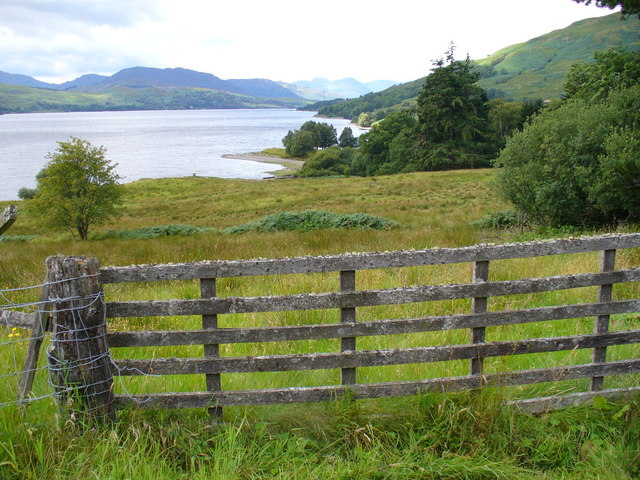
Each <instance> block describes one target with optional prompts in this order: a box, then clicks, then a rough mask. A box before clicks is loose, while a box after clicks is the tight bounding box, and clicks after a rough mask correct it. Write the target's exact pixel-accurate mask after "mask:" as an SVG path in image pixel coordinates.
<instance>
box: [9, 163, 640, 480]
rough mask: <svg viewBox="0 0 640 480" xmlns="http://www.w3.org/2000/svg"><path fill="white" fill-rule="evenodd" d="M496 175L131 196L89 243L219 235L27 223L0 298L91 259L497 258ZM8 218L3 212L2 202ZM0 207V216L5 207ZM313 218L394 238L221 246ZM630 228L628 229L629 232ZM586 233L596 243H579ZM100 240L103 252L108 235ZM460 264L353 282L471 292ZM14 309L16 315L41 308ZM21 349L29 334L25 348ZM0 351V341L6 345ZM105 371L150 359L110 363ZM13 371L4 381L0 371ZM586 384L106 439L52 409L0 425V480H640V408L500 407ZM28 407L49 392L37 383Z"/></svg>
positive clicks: (309, 318)
mask: <svg viewBox="0 0 640 480" xmlns="http://www.w3.org/2000/svg"><path fill="white" fill-rule="evenodd" d="M491 179H492V172H491V171H490V170H476V171H451V172H435V173H414V174H406V175H397V176H388V177H370V178H340V179H295V180H268V181H243V180H222V179H206V178H193V177H190V178H184V179H163V180H142V181H139V182H135V183H132V184H129V185H127V186H126V189H127V193H128V196H127V212H126V214H125V215H124V216H123V217H122V218H121V219H120V220H119V221H118V223H117V225H107V226H102V227H99V228H97V229H96V230H95V234H96V235H98V234H105V233H106V232H108V231H109V230H118V231H122V230H136V229H141V228H143V227H150V226H162V225H175V224H188V225H194V226H196V227H207V228H209V229H213V230H212V231H207V232H204V233H198V234H196V235H190V236H180V235H177V236H166V237H158V238H151V239H122V238H120V239H118V238H105V239H103V240H90V241H88V242H74V241H73V240H72V239H71V238H70V236H69V235H68V234H66V233H58V232H50V231H43V230H41V229H40V228H39V227H38V226H37V225H36V223H35V222H34V221H33V219H32V218H30V217H29V216H28V215H21V216H20V218H19V220H18V222H17V223H16V224H15V225H14V226H13V227H12V229H11V232H10V233H11V234H12V235H37V237H36V239H35V240H31V241H27V242H17V241H16V242H5V243H0V252H1V253H2V255H1V257H0V288H4V289H6V288H15V287H23V286H26V285H35V284H38V283H40V282H41V281H42V279H43V277H44V259H45V258H46V257H47V256H48V255H52V254H57V253H64V254H69V255H71V254H77V255H90V256H95V257H98V258H99V259H100V260H101V262H102V264H103V265H128V264H136V263H167V262H188V261H199V260H215V259H236V258H257V257H267V256H268V257H284V256H300V255H322V254H332V253H344V252H352V251H387V250H388V251H390V250H401V249H412V248H413V249H418V248H427V247H435V246H439V247H444V246H464V245H471V244H475V243H481V242H494V243H498V242H500V243H502V242H507V241H513V240H518V239H521V238H524V236H528V237H529V238H530V237H531V235H532V233H530V232H529V233H525V234H524V235H523V234H522V233H521V232H519V231H510V232H495V231H486V230H480V229H477V228H476V227H474V226H473V225H471V222H473V221H475V220H477V219H479V218H480V217H482V216H483V215H485V214H486V213H487V212H489V211H498V210H502V209H504V208H505V207H506V205H504V204H502V203H501V202H500V200H499V199H497V197H496V195H495V193H494V192H493V190H492V186H491ZM5 203H6V202H5ZM3 207H4V205H0V208H3ZM311 209H313V210H324V211H330V212H335V213H367V214H371V215H376V216H380V217H383V218H386V219H389V220H392V221H395V222H397V223H398V224H400V225H401V226H400V227H397V228H393V229H386V230H373V231H371V230H342V229H327V230H317V231H310V232H309V231H307V232H305V231H293V232H277V233H261V232H248V233H244V234H239V235H228V234H224V233H222V230H223V229H226V228H229V227H233V226H238V225H241V224H246V223H249V222H255V221H256V220H258V219H260V218H261V217H264V216H266V215H270V214H274V213H277V212H281V211H305V210H311ZM630 229H632V228H630ZM590 233H593V232H590ZM103 236H104V235H103ZM617 265H618V266H619V267H620V268H629V267H637V266H638V265H640V252H637V251H630V252H621V254H620V255H619V257H618V260H617ZM597 268H598V256H597V254H581V255H571V256H567V257H565V258H563V262H562V263H560V262H558V261H557V259H547V258H541V259H535V260H532V259H529V260H513V261H500V262H492V266H491V272H490V279H492V280H503V279H510V278H522V277H528V276H532V277H535V276H548V275H557V274H564V273H569V272H573V273H580V272H589V271H596V270H597ZM470 275H471V268H470V265H466V264H465V265H459V266H451V267H447V268H444V267H442V266H434V267H420V268H408V269H402V270H399V269H386V270H384V271H372V272H367V273H364V274H363V275H361V276H359V277H358V288H359V289H369V288H392V287H397V286H405V285H417V284H427V283H428V284H438V283H441V284H443V283H454V282H468V281H469V278H470ZM620 287H621V288H618V286H616V289H614V294H615V298H616V299H623V298H638V287H637V286H634V285H626V286H620ZM337 288H338V279H337V276H335V275H329V274H315V275H309V276H300V275H284V276H278V277H277V278H273V277H271V278H267V279H264V278H262V279H257V278H254V279H252V278H242V279H236V278H232V279H223V280H220V281H219V282H218V294H219V295H221V296H233V295H280V294H290V293H300V292H308V291H312V292H324V291H332V290H336V289H337ZM37 293H38V292H37V291H33V292H18V293H16V294H15V299H16V300H17V299H21V300H26V299H29V298H33V297H34V296H35V297H37ZM596 294H597V292H596V290H595V288H590V289H579V290H571V291H566V292H555V293H547V294H534V295H521V296H514V297H509V298H500V299H492V300H491V302H490V305H489V308H490V309H496V310H497V309H504V308H526V307H535V306H543V305H551V304H558V303H572V302H590V301H593V300H594V299H595V298H596ZM198 295H199V291H198V285H197V283H196V282H180V283H178V282H168V283H166V284H163V285H129V286H127V287H126V288H125V287H123V286H118V285H114V286H109V287H108V289H107V296H108V297H111V298H118V299H123V300H125V299H146V298H155V299H160V298H195V297H197V296H198ZM460 311H469V304H468V301H446V302H445V301H443V302H432V304H429V305H424V304H423V305H406V306H398V307H375V308H367V309H362V312H360V313H359V315H360V317H359V319H361V320H367V319H373V318H399V317H412V316H420V315H425V314H436V315H437V314H446V313H452V312H460ZM199 321H200V319H199V318H197V317H186V318H177V317H168V318H164V319H127V320H124V319H119V320H118V321H115V322H113V323H112V325H111V328H113V329H128V330H130V329H147V328H175V327H176V325H178V324H180V325H181V328H197V325H198V322H199ZM219 321H220V325H221V326H222V327H226V326H250V325H256V326H257V325H265V324H266V325H287V324H293V323H296V322H300V321H303V322H305V323H319V322H320V321H322V322H330V321H337V313H336V312H328V313H327V312H324V313H320V312H308V313H306V314H304V315H303V316H302V318H301V317H300V315H294V314H285V315H283V314H280V315H279V316H278V315H276V314H270V313H267V314H258V315H224V316H221V317H220V319H219ZM637 325H638V317H637V316H635V315H619V316H616V317H614V319H613V321H612V329H613V330H623V329H630V328H637ZM592 328H593V319H591V318H585V319H572V320H565V321H555V322H548V323H544V324H530V325H524V326H514V327H495V328H492V329H489V330H488V338H489V339H490V340H491V341H494V340H502V339H516V338H529V337H534V336H536V337H541V336H558V335H571V334H576V333H587V332H590V331H591V330H592ZM20 334H21V335H23V336H24V335H25V334H26V332H22V331H21V332H20ZM0 335H1V336H2V338H1V339H0V342H7V336H8V335H9V331H8V330H6V329H2V330H0ZM395 337H396V338H394V339H392V340H389V341H390V342H391V343H384V344H383V343H382V342H383V340H382V339H379V338H375V337H371V338H366V339H365V338H363V339H361V340H362V341H360V340H359V342H360V343H359V348H363V349H376V348H404V347H411V346H418V345H432V344H433V345H436V344H445V343H465V342H466V341H467V337H468V332H465V331H450V332H436V333H431V334H429V335H426V334H412V335H403V336H395ZM25 346H26V345H12V347H11V351H9V350H10V349H9V348H6V347H3V348H2V349H0V359H1V361H2V362H3V363H2V364H3V365H6V366H10V365H13V361H14V360H13V359H14V354H15V355H16V358H21V356H22V355H23V354H24V349H25ZM337 349H339V343H338V341H333V340H331V341H314V342H295V344H294V342H289V343H287V344H286V345H284V344H279V343H275V344H259V345H243V344H240V345H233V346H229V345H227V346H223V348H222V354H223V355H233V356H235V355H269V354H276V353H284V352H290V353H306V352H310V351H335V350H337ZM638 353H639V352H638V347H637V346H625V347H612V348H610V349H609V358H610V359H611V360H614V359H624V358H638ZM114 355H115V356H116V357H117V358H125V357H126V358H134V357H136V356H146V357H148V356H149V352H140V351H136V350H134V349H120V350H119V351H117V352H114ZM157 355H158V356H194V357H195V356H202V347H201V346H198V347H182V348H175V347H164V348H158V349H157ZM589 356H590V352H588V351H570V352H558V353H557V354H553V355H519V356H516V357H514V358H509V359H495V360H487V370H488V371H490V372H497V371H505V370H509V369H524V368H540V367H543V366H545V367H548V366H552V365H568V364H575V363H582V362H586V361H588V358H589ZM7 368H10V370H12V371H13V367H7ZM467 368H468V367H467V364H466V362H439V363H437V364H429V365H407V366H401V367H395V366H394V367H385V368H379V369H366V368H363V369H361V372H360V371H359V379H358V380H359V381H360V382H377V381H390V380H411V379H417V378H430V377H440V376H448V375H457V374H460V373H462V372H464V371H466V369H467ZM200 377H201V376H174V377H162V378H159V377H136V378H134V377H131V378H127V379H123V380H122V382H120V381H118V382H117V388H118V391H119V392H120V393H122V392H124V391H125V390H126V391H127V392H130V393H136V392H144V391H150V390H152V391H185V390H202V389H203V388H204V380H203V379H202V378H200ZM338 381H339V380H338V372H334V371H316V372H311V373H310V372H290V373H285V374H273V373H260V374H243V375H241V374H236V375H231V374H230V375H223V388H225V389H234V390H235V389H244V388H275V387H287V386H294V385H320V384H335V383H338ZM638 381H640V379H639V378H638V376H637V375H636V376H628V375H627V376H619V377H614V378H611V379H607V382H608V383H607V387H612V388H613V387H616V386H627V385H634V384H635V385H637V384H638ZM0 385H2V392H1V393H2V394H1V396H0V403H1V402H3V401H10V400H11V399H12V398H15V388H14V387H15V381H14V379H11V381H10V382H9V381H5V382H2V381H0ZM585 386H586V380H584V381H583V380H580V381H575V382H563V383H561V384H558V385H556V384H552V383H551V384H541V385H537V386H533V387H522V388H514V389H510V390H504V391H488V392H483V393H482V394H479V395H478V394H475V395H474V394H468V393H467V394H458V395H423V396H418V397H412V398H405V399H390V400H379V401H366V402H365V401H357V402H352V401H338V402H329V403H327V404H318V405H297V406H279V407H268V408H266V407H252V408H247V409H243V408H228V409H225V420H226V424H225V425H222V426H220V427H217V428H214V427H212V426H211V425H210V424H209V421H208V418H207V416H206V413H205V412H202V411H182V412H136V411H125V412H122V413H121V415H120V418H119V422H118V423H117V424H116V425H114V426H111V427H108V428H106V429H104V430H98V431H94V430H84V431H83V430H82V429H79V428H78V427H73V428H72V427H70V426H69V425H65V424H59V423H58V422H57V420H56V409H55V406H54V405H53V403H52V400H50V399H46V400H43V401H41V402H37V403H36V404H34V405H33V406H31V407H30V408H29V409H28V410H27V411H26V413H25V412H22V411H19V410H17V409H15V408H14V407H7V408H3V409H0V478H34V479H35V478H52V479H55V478H83V479H84V478H114V479H115V478H122V479H124V478H154V479H164V478H184V479H193V478H216V479H218V478H221V479H222V478H239V479H249V478H345V479H346V478H390V479H391V478H394V479H395V478H398V479H399V478H403V479H410V478H411V479H413V478H425V479H430V478H442V479H445V478H446V479H450V478H460V479H485V478H487V479H488V478H504V479H508V478H522V479H525V478H531V479H533V478H545V479H552V478H553V479H555V478H567V479H578V478H603V479H605V478H611V479H627V478H628V479H631V478H637V476H638V475H640V431H639V428H640V416H639V415H640V413H639V412H640V408H639V405H638V403H637V402H635V403H632V404H630V405H623V404H611V403H606V402H605V403H603V404H600V405H598V406H597V408H595V407H584V408H578V409H568V410H565V411H562V412H556V413H550V414H546V415H542V416H530V415H526V414H524V413H521V412H518V411H515V410H511V409H509V408H506V407H504V406H503V400H504V399H506V398H509V399H511V398H517V397H520V396H531V395H540V394H551V393H556V392H559V391H567V390H576V391H579V390H584V389H585ZM35 387H36V392H37V393H41V394H45V393H46V392H48V391H49V390H50V387H49V386H48V384H47V379H46V374H44V372H43V373H42V374H39V375H38V376H37V377H36V385H35Z"/></svg>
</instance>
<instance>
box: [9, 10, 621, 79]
mask: <svg viewBox="0 0 640 480" xmlns="http://www.w3.org/2000/svg"><path fill="white" fill-rule="evenodd" d="M609 13H610V11H609V10H606V9H598V8H595V7H593V6H590V7H586V6H584V5H581V4H577V3H575V2H573V1H572V0H537V1H536V2H530V1H524V0H485V1H478V0H458V1H457V2H455V3H452V2H449V3H447V4H445V3H444V2H433V1H420V2H417V1H415V0H394V1H393V2H380V1H363V0H351V1H344V0H340V1H338V0H323V1H322V2H313V3H304V2H303V3H301V2H299V1H298V0H295V1H294V0H272V1H270V2H266V1H264V0H236V1H233V2H211V1H208V0H1V2H0V70H4V71H8V72H11V73H23V74H27V75H31V76H35V77H37V78H39V79H45V80H47V79H48V80H54V81H65V80H71V79H72V78H75V77H77V76H79V75H82V74H86V73H102V74H112V73H115V72H116V71H118V70H120V69H122V68H126V67H131V66H136V65H143V66H155V67H178V66H180V67H185V68H192V69H195V70H200V71H204V72H209V73H213V74H215V75H217V76H220V77H222V78H252V77H263V78H270V79H273V80H286V81H294V80H300V79H310V78H313V77H316V76H325V77H328V78H332V79H337V78H343V77H346V76H352V77H356V78H358V79H359V80H361V81H370V80H376V79H391V80H396V81H408V80H413V79H416V78H419V77H421V76H423V75H425V74H426V73H428V71H429V69H430V67H431V60H434V59H436V58H438V57H440V56H441V55H442V53H443V52H444V50H445V49H446V48H447V46H448V43H449V41H451V40H453V41H454V42H455V43H456V45H457V46H458V50H457V52H458V53H459V56H460V57H463V56H464V55H465V54H466V53H469V55H470V56H471V57H472V58H482V57H484V56H486V55H488V54H490V53H492V52H494V51H495V50H498V49H499V48H502V47H505V46H508V45H511V44H513V43H517V42H522V41H525V40H527V39H529V38H532V37H535V36H538V35H541V34H544V33H546V32H548V31H550V30H553V29H557V28H562V27H565V26H567V25H569V24H570V23H572V22H573V21H576V20H579V19H581V18H586V17H591V16H596V15H606V14H609Z"/></svg>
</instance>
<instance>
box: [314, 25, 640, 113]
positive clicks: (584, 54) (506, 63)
mask: <svg viewBox="0 0 640 480" xmlns="http://www.w3.org/2000/svg"><path fill="white" fill-rule="evenodd" d="M619 45H624V46H626V47H627V48H629V49H640V20H637V19H635V18H628V19H626V20H621V15H620V14H619V13H614V14H612V15H607V16H604V17H597V18H590V19H586V20H581V21H579V22H576V23H573V24H572V25H570V26H569V27H567V28H563V29H560V30H555V31H553V32H550V33H547V34H545V35H542V36H540V37H537V38H533V39H531V40H529V41H527V42H523V43H520V44H517V45H512V46H509V47H506V48H504V49H502V50H499V51H497V52H495V53H494V54H492V55H490V56H488V57H487V58H484V59H482V60H476V61H475V63H476V65H477V66H478V70H479V73H480V81H479V82H478V84H479V85H480V86H481V87H483V88H484V89H485V90H487V92H488V95H489V97H490V98H498V97H500V98H506V99H510V100H525V99H537V98H542V99H550V98H553V97H559V96H561V95H562V86H563V84H564V76H565V74H566V72H567V70H568V69H569V67H570V66H571V65H573V64H574V63H577V62H588V61H591V60H592V59H593V54H594V52H596V51H598V50H607V49H609V48H611V47H616V46H619ZM423 83H424V78H420V79H418V80H414V81H412V82H408V83H404V84H400V85H395V86H393V87H391V88H388V89H386V90H383V91H381V92H377V93H369V94H367V95H364V96H361V97H359V98H355V99H349V100H338V101H326V102H318V103H315V104H311V105H308V106H306V107H304V108H305V110H317V111H318V114H319V115H321V116H329V117H332V116H336V117H344V118H349V119H355V120H357V119H358V117H359V116H360V115H361V114H363V113H368V114H369V116H370V118H372V119H374V120H375V119H380V118H384V117H385V116H386V115H387V114H388V113H390V112H392V111H395V110H398V109H402V108H405V107H407V106H411V105H412V104H413V102H415V99H416V97H417V95H418V92H419V91H420V87H421V86H422V84H423Z"/></svg>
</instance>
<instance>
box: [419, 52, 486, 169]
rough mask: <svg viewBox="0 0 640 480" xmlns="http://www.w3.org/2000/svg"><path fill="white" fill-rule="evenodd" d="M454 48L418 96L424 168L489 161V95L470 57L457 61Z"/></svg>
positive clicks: (435, 69)
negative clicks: (487, 156) (481, 86)
mask: <svg viewBox="0 0 640 480" xmlns="http://www.w3.org/2000/svg"><path fill="white" fill-rule="evenodd" d="M454 50H455V47H454V46H453V45H451V47H450V48H449V50H448V51H447V52H446V58H445V59H440V60H437V61H435V62H434V68H433V69H432V73H431V75H429V76H428V77H427V78H426V80H425V82H424V85H423V87H422V89H421V90H420V94H419V96H418V105H417V113H418V122H419V133H420V136H421V143H422V146H423V150H424V154H423V158H422V163H423V165H422V169H424V170H438V169H443V168H461V167H473V166H479V165H480V164H482V163H483V161H486V159H485V158H484V157H485V154H486V153H487V152H486V151H485V149H486V146H485V140H486V131H487V128H488V121H487V106H486V102H487V95H486V93H485V91H484V90H483V89H482V88H480V87H479V86H478V85H476V82H477V81H478V74H477V72H476V71H475V70H474V68H473V64H472V62H471V60H470V59H469V57H467V58H466V59H465V60H464V61H456V60H455V59H454V56H453V54H454Z"/></svg>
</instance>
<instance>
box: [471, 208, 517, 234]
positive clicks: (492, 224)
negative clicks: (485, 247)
mask: <svg viewBox="0 0 640 480" xmlns="http://www.w3.org/2000/svg"><path fill="white" fill-rule="evenodd" d="M523 223H524V219H523V218H522V215H521V214H520V213H518V212H517V211H516V210H501V211H499V212H490V213H488V214H487V215H485V216H484V217H482V218H480V219H479V220H476V221H475V222H472V225H475V226H476V227H478V228H486V229H491V230H498V229H501V228H512V227H519V226H522V225H523Z"/></svg>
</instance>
